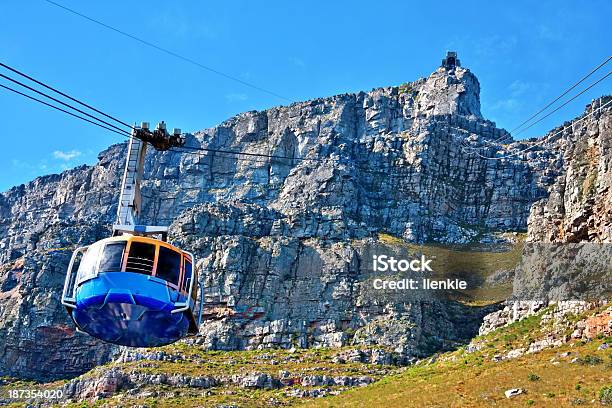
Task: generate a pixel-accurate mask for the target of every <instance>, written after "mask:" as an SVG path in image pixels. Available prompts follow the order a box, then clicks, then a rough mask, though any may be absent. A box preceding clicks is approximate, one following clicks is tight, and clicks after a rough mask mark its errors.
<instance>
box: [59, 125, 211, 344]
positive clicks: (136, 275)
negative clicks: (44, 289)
mask: <svg viewBox="0 0 612 408" xmlns="http://www.w3.org/2000/svg"><path fill="white" fill-rule="evenodd" d="M179 135H180V130H175V132H174V135H173V136H169V135H168V134H167V132H166V130H165V126H164V125H163V122H162V123H161V124H160V125H158V128H157V129H156V130H155V131H154V132H150V131H149V130H148V124H146V123H143V125H142V127H141V128H136V127H134V130H133V132H132V137H131V139H130V143H129V144H128V145H129V148H128V155H127V160H126V167H125V172H124V176H123V183H122V188H121V194H120V198H119V206H118V210H117V219H118V223H117V224H116V225H114V226H113V236H112V237H110V238H106V239H103V240H101V241H98V242H95V243H94V244H92V245H89V246H85V247H81V248H77V249H76V250H75V251H74V253H73V254H72V258H71V260H70V264H69V265H68V272H67V274H66V280H65V283H64V290H63V293H62V304H63V305H64V306H65V307H66V309H67V311H68V313H69V314H70V317H71V318H72V320H73V321H74V323H75V325H76V327H77V329H78V330H79V331H82V332H85V333H88V334H90V335H91V336H94V337H96V338H98V339H101V340H104V341H106V342H109V343H114V344H119V345H122V346H132V347H157V346H161V345H165V344H170V343H173V342H175V341H177V340H179V339H181V338H183V337H185V336H187V335H193V334H196V333H197V332H198V325H199V321H200V318H201V314H202V313H201V310H200V314H199V317H198V319H197V320H196V317H195V306H196V296H197V291H198V275H197V271H196V268H195V259H194V256H193V255H192V254H191V253H189V252H187V251H183V250H181V249H179V248H177V247H175V246H173V245H171V244H169V243H168V242H166V237H167V227H160V226H145V225H139V224H138V223H137V220H138V216H139V213H140V208H141V201H140V181H141V179H142V173H143V169H144V160H145V152H146V147H147V144H148V143H151V144H152V145H153V146H154V147H155V148H156V149H158V150H167V149H169V148H170V147H173V146H177V145H178V146H180V145H182V143H184V141H183V140H182V139H181V138H180V137H179ZM158 237H161V238H158ZM77 265H78V266H77ZM75 268H76V273H75V271H74V270H75ZM200 307H201V303H200Z"/></svg>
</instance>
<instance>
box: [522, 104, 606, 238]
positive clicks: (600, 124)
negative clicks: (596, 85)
mask: <svg viewBox="0 0 612 408" xmlns="http://www.w3.org/2000/svg"><path fill="white" fill-rule="evenodd" d="M610 101H612V97H605V98H600V99H598V100H597V101H595V102H593V103H591V104H590V105H588V106H587V108H586V111H585V113H584V115H592V118H589V120H585V121H581V122H579V123H577V122H578V121H574V122H572V125H571V126H567V124H564V125H563V126H560V127H558V128H556V129H553V130H552V131H551V132H550V133H551V134H557V133H559V135H558V136H555V139H554V142H553V141H551V143H554V144H555V145H556V146H557V149H558V150H559V152H560V154H561V155H562V159H561V166H560V167H561V176H560V177H558V178H557V179H556V181H555V182H554V184H553V185H552V186H551V187H550V193H549V194H548V195H547V198H546V199H544V200H541V201H539V202H537V203H536V204H535V205H534V206H533V207H532V209H531V214H530V218H529V238H530V239H531V240H533V241H539V242H569V243H576V242H581V241H589V242H601V243H610V242H612V119H611V115H610V112H611V111H612V105H611V104H610ZM606 106H607V107H606ZM601 107H603V109H602V110H601V111H598V110H599V108H601ZM574 123H575V124H574Z"/></svg>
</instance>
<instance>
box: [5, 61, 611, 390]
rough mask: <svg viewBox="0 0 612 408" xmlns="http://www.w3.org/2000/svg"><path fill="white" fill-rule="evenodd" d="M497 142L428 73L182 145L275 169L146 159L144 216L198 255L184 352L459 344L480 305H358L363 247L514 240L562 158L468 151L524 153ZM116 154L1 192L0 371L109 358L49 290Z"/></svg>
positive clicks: (33, 373)
mask: <svg viewBox="0 0 612 408" xmlns="http://www.w3.org/2000/svg"><path fill="white" fill-rule="evenodd" d="M605 115H607V116H605ZM605 115H604V114H602V115H601V117H599V116H598V117H594V119H593V121H592V122H593V123H600V122H601V120H602V118H603V117H604V116H605V117H607V118H609V111H608V112H607V113H605ZM607 120H608V122H606V123H608V124H609V119H607ZM592 126H600V125H599V124H594V125H592ZM606 126H609V125H606ZM607 129H609V128H607ZM604 130H605V129H604ZM607 132H608V133H609V131H607ZM502 138H503V140H507V138H508V134H507V132H506V131H504V130H503V129H498V128H496V127H495V124H494V123H492V122H490V121H487V120H485V119H483V118H482V116H481V114H480V103H479V84H478V80H477V79H476V77H475V76H474V75H473V74H472V73H471V72H470V71H469V70H467V69H464V68H460V67H457V68H452V69H449V68H443V67H441V68H439V69H438V70H436V71H435V72H434V73H433V74H432V75H431V76H430V77H429V78H426V79H420V80H418V81H415V82H413V83H407V84H404V85H402V86H399V87H388V88H380V89H375V90H372V91H371V92H368V93H365V92H361V93H358V94H344V95H337V96H334V97H330V98H324V99H315V100H312V101H308V102H301V103H294V104H292V105H290V106H287V107H277V108H273V109H270V110H267V111H263V112H246V113H244V114H240V115H238V116H236V117H234V118H231V119H229V120H228V121H226V122H224V123H222V124H220V125H219V126H217V127H214V128H212V129H206V130H204V131H201V132H197V133H195V134H193V135H190V136H189V137H188V141H187V145H188V146H192V147H196V146H202V147H207V148H211V149H223V150H233V151H241V152H246V153H263V154H270V155H275V156H282V157H286V158H266V157H259V158H257V159H255V160H253V157H249V160H245V159H246V158H247V157H246V156H236V155H232V154H227V153H214V152H210V151H209V152H199V153H198V154H186V153H184V154H180V153H177V152H165V153H153V152H150V153H149V160H148V164H147V168H146V175H147V176H146V177H147V180H146V181H145V182H144V185H143V198H144V199H145V203H146V206H145V208H144V221H145V222H148V223H150V224H153V225H164V224H168V225H170V224H171V225H172V226H171V239H172V240H173V241H174V242H175V243H177V244H179V245H182V246H184V247H185V249H187V250H191V251H193V252H194V253H195V254H196V256H197V257H198V259H200V262H199V266H200V267H201V268H202V271H203V283H204V284H205V298H206V304H205V310H206V311H207V313H208V317H210V318H211V319H213V318H214V320H210V321H208V322H207V324H206V325H204V326H203V328H202V330H201V336H200V337H197V338H195V339H192V340H190V341H191V342H196V343H200V344H202V345H204V346H206V347H209V348H216V349H235V348H264V347H292V346H299V347H310V346H319V345H323V346H339V345H344V344H366V345H367V344H379V345H383V346H389V347H391V348H394V349H395V350H396V352H397V353H398V354H399V355H400V358H401V359H404V360H406V361H409V360H410V359H412V358H415V357H418V356H421V355H424V354H427V353H429V352H432V351H434V350H437V349H440V348H445V347H449V346H452V345H454V344H456V343H457V342H465V341H467V339H469V338H470V337H471V336H472V335H473V334H474V333H476V332H477V330H478V325H479V322H480V320H481V318H482V316H483V314H485V313H486V312H487V310H482V309H479V308H469V307H466V306H463V305H461V304H459V303H456V302H450V301H447V300H442V299H437V298H435V297H433V296H432V297H430V298H419V299H411V298H410V297H406V296H404V297H403V298H394V299H392V300H391V301H388V300H384V299H376V298H375V297H374V298H372V297H368V296H366V292H365V288H364V285H363V275H364V273H365V269H366V268H367V267H366V266H365V265H364V261H363V259H362V256H363V250H362V249H361V248H363V245H365V244H367V243H368V242H371V241H372V240H375V239H376V238H375V237H376V236H377V235H378V234H379V233H383V232H384V233H387V234H390V235H393V236H397V237H401V238H403V239H404V240H406V241H408V242H445V243H459V242H471V241H475V242H477V241H490V240H492V239H496V238H495V234H496V233H498V232H501V231H523V230H525V229H526V228H527V224H528V217H529V214H530V208H531V206H532V204H533V203H534V202H536V201H538V200H541V199H542V198H544V197H546V196H547V189H548V188H549V186H550V185H551V184H552V185H554V184H553V183H555V179H556V176H557V175H558V174H561V173H563V169H564V167H563V166H564V164H563V163H565V162H564V161H563V154H565V153H564V152H566V151H567V150H563V149H561V148H559V149H557V148H551V147H549V146H548V145H542V146H537V147H535V148H534V149H532V151H531V152H530V153H529V157H528V159H529V160H524V159H525V158H526V157H525V155H517V156H513V157H511V158H509V159H506V160H487V159H484V158H482V157H480V155H486V156H490V155H494V154H500V153H503V154H508V153H509V152H510V153H512V152H515V151H518V150H520V149H522V148H524V147H525V146H528V145H529V144H532V143H534V142H515V143H510V144H506V145H501V144H500V143H499V142H498V140H499V139H502ZM482 146H485V147H484V148H482ZM602 146H603V142H602ZM124 150H125V144H120V145H116V146H112V147H111V148H109V149H108V150H106V151H104V152H102V153H101V154H100V156H99V159H100V160H99V162H98V164H96V165H95V166H92V167H87V166H83V167H79V168H76V169H74V170H70V171H68V172H65V173H62V174H61V175H54V176H47V177H42V178H38V179H36V180H35V181H33V182H31V183H29V184H28V185H26V186H20V187H16V188H13V189H11V190H10V191H8V192H6V193H2V194H0V263H1V264H2V265H3V266H2V269H0V285H1V286H0V288H1V292H0V374H10V375H19V376H25V377H34V378H54V377H58V376H71V375H74V374H76V373H79V372H83V371H86V370H87V369H89V368H91V367H92V366H94V365H96V364H99V363H100V362H103V361H105V360H107V359H109V358H110V357H111V356H112V354H113V353H114V352H115V351H116V350H114V349H113V347H110V346H108V345H103V344H100V343H98V342H95V341H93V340H92V339H91V338H89V337H86V336H84V335H80V334H77V333H74V331H73V328H72V325H71V323H70V322H69V319H68V317H67V315H66V314H65V312H64V311H63V310H62V307H61V306H60V304H59V296H60V293H61V286H62V283H63V279H64V273H65V272H64V271H65V268H66V265H67V261H68V259H69V256H70V252H71V250H72V249H73V248H74V247H75V246H77V245H81V244H88V243H91V242H93V241H95V240H97V239H100V238H102V237H104V236H105V235H106V234H108V233H109V228H108V225H109V224H110V223H112V221H113V218H114V213H115V211H116V200H117V196H118V187H119V182H120V176H121V169H122V167H123V162H124ZM475 152H479V154H480V155H479V154H475ZM606 171H609V168H607V169H602V171H601V174H602V175H605V172H606ZM553 188H554V187H553ZM598 188H599V187H598ZM598 191H599V190H598ZM541 205H544V204H541ZM532 217H533V214H532ZM534 237H535V235H534ZM94 346H95V347H94Z"/></svg>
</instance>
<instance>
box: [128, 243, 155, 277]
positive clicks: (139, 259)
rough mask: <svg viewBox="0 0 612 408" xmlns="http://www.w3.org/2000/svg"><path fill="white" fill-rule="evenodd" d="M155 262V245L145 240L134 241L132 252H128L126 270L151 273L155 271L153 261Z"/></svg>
mask: <svg viewBox="0 0 612 408" xmlns="http://www.w3.org/2000/svg"><path fill="white" fill-rule="evenodd" d="M154 262H155V245H152V244H147V243H144V242H138V241H132V244H131V245H130V253H129V254H128V259H127V265H126V267H125V271H126V272H136V273H143V274H145V275H151V273H153V263H154Z"/></svg>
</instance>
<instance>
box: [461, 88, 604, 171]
mask: <svg viewBox="0 0 612 408" xmlns="http://www.w3.org/2000/svg"><path fill="white" fill-rule="evenodd" d="M611 103H612V99H610V100H609V101H608V102H606V103H605V104H604V105H601V98H600V106H599V108H597V109H593V111H592V112H590V113H588V114H587V115H585V116H583V117H582V118H580V119H578V120H575V121H572V122H571V123H570V124H569V125H568V126H564V127H563V129H561V130H559V131H558V132H555V133H553V134H550V135H547V136H544V137H543V138H542V139H541V140H539V141H538V142H536V143H534V144H532V145H530V146H529V147H527V148H525V149H522V150H519V151H516V152H512V153H510V154H507V155H505V156H501V157H487V156H484V155H481V154H480V153H478V152H471V154H475V155H477V156H478V157H481V158H483V159H488V160H504V159H507V158H509V157H514V156H518V155H519V154H523V153H525V152H527V151H528V150H531V149H533V148H534V147H536V146H539V145H541V144H543V143H544V142H546V141H547V140H549V139H551V138H553V137H554V136H557V135H559V134H561V133H563V132H565V130H567V128H569V127H570V126H573V125H575V124H577V123H580V122H582V121H584V120H586V119H587V118H589V117H591V116H593V115H594V114H596V113H597V112H599V111H600V110H602V109H603V108H605V107H606V106H608V105H610V104H611Z"/></svg>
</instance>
